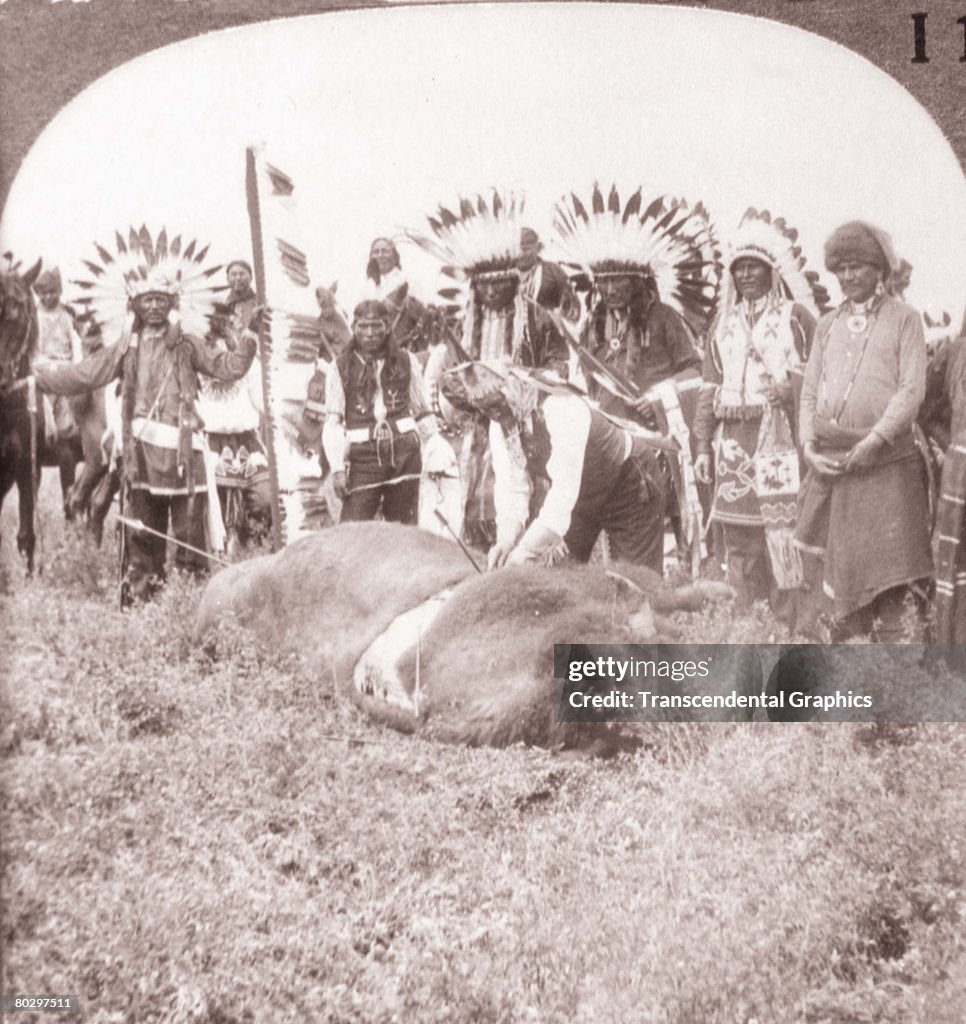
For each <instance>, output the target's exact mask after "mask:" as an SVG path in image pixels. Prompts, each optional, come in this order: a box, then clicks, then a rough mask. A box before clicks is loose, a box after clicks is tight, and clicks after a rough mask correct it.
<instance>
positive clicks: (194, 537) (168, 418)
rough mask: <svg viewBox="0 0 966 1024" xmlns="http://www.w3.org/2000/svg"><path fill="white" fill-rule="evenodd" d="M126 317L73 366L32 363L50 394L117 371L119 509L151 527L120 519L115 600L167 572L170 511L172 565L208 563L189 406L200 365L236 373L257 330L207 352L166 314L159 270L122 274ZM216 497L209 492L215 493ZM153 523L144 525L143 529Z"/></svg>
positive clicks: (76, 390) (152, 586)
mask: <svg viewBox="0 0 966 1024" xmlns="http://www.w3.org/2000/svg"><path fill="white" fill-rule="evenodd" d="M126 284H127V289H128V295H129V296H130V307H131V310H132V316H131V318H130V320H129V322H128V324H127V326H126V328H125V330H124V332H123V334H122V336H121V337H120V338H119V340H118V341H117V343H116V344H113V345H108V346H107V347H106V348H103V349H101V350H100V351H99V352H96V353H94V354H93V355H91V356H88V357H87V359H85V360H84V361H83V362H80V363H78V364H76V365H74V366H66V365H64V364H60V365H50V366H42V367H37V371H36V375H37V384H38V387H40V388H41V389H42V390H44V391H47V392H49V393H51V394H60V395H76V394H81V393H83V392H85V391H92V390H94V389H95V388H99V387H103V386H104V385H105V384H107V383H108V382H109V381H112V380H115V379H117V378H120V380H121V417H122V425H121V429H122V437H123V442H122V451H123V460H124V478H125V484H126V486H127V499H126V503H125V512H126V513H127V514H128V515H129V516H130V518H132V519H134V520H140V522H141V523H143V524H144V525H145V526H146V527H147V528H148V529H146V530H141V529H134V528H130V527H125V531H126V550H127V558H128V562H127V565H126V566H125V567H124V569H125V574H124V575H125V585H124V588H123V591H122V601H123V602H124V603H125V604H130V603H131V602H132V601H133V600H136V599H144V598H148V597H150V596H151V595H152V594H153V593H154V592H155V590H156V589H157V587H158V586H159V585H160V583H161V582H162V581H163V580H164V576H165V553H166V551H165V548H166V544H165V534H166V533H167V530H168V525H169V520H170V526H171V532H172V535H173V537H174V539H175V541H177V542H180V544H185V545H188V546H189V547H190V548H194V549H196V550H195V551H190V550H188V549H187V548H185V547H182V546H180V544H179V545H178V546H177V553H176V555H175V565H176V566H177V567H179V568H183V569H187V570H189V571H192V572H198V571H200V570H202V569H203V568H204V567H205V564H204V560H203V553H204V547H205V532H204V521H203V518H202V501H203V499H204V498H205V497H206V496H207V491H208V485H209V483H210V481H209V479H208V477H207V475H206V469H205V460H204V455H203V453H204V451H205V448H206V446H205V441H204V437H203V435H202V434H201V432H200V430H199V428H200V426H201V423H200V420H199V419H198V417H197V413H196V411H195V399H196V397H197V395H198V374H199V373H202V374H206V375H207V376H209V377H214V378H217V379H218V380H222V381H235V380H238V379H239V378H241V377H243V376H244V375H245V373H246V372H247V371H248V368H249V367H250V366H251V363H252V359H253V358H254V355H255V348H256V339H255V336H254V335H253V334H252V333H251V332H249V331H246V332H244V333H243V334H242V335H241V337H240V338H239V339H238V343H237V346H236V348H235V350H234V351H218V352H216V351H214V350H213V349H212V348H211V347H210V346H209V345H208V344H207V343H206V342H205V341H204V340H203V339H202V338H200V337H198V336H196V335H194V334H189V333H187V332H186V331H184V330H183V329H182V327H181V325H180V324H179V323H177V322H176V321H174V320H172V319H171V314H172V312H173V310H174V309H175V303H176V301H177V299H178V297H179V288H178V286H177V284H176V283H175V282H174V281H172V280H170V279H169V278H167V277H166V276H165V275H164V274H163V272H161V271H160V270H158V269H156V268H155V269H147V268H145V273H144V276H143V277H142V276H139V275H134V276H133V277H130V278H128V279H127V281H126ZM212 497H213V496H212ZM149 531H150V532H149Z"/></svg>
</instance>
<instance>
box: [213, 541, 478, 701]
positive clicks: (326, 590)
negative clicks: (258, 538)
mask: <svg viewBox="0 0 966 1024" xmlns="http://www.w3.org/2000/svg"><path fill="white" fill-rule="evenodd" d="M473 571H474V570H473V567H472V566H471V565H470V564H469V562H468V561H467V560H466V557H465V556H464V555H463V553H462V552H461V551H460V550H459V548H458V547H456V545H455V544H452V543H449V542H447V541H445V540H443V539H442V538H440V537H436V536H433V535H432V534H429V533H426V532H425V531H421V530H416V529H415V528H412V527H409V528H407V527H402V526H397V525H394V524H390V523H347V524H346V525H344V526H339V527H334V528H332V529H329V530H324V531H321V532H319V533H313V534H310V535H309V536H307V537H302V538H301V539H300V540H297V541H296V542H295V543H294V544H290V545H289V546H288V547H286V548H283V549H282V551H280V552H278V554H275V555H263V556H262V557H260V558H253V559H250V560H249V561H246V562H239V563H237V564H236V565H233V566H230V567H229V568H227V569H223V570H222V571H221V572H219V573H218V574H217V575H215V576H214V577H212V579H211V581H210V582H209V584H208V587H207V588H206V590H205V593H204V596H203V597H202V600H201V606H200V608H199V610H198V626H197V629H196V636H197V638H198V639H199V640H203V639H204V638H205V637H207V635H208V634H209V633H210V632H211V630H213V629H217V627H218V624H219V622H220V621H221V620H222V618H223V617H225V616H226V615H231V616H233V617H234V618H236V619H237V620H238V621H239V622H241V623H242V624H243V625H245V626H248V627H249V628H250V629H252V630H253V631H254V633H255V634H256V635H257V636H258V637H259V638H260V639H261V640H263V641H264V642H265V643H268V644H271V645H272V646H273V647H281V648H282V649H288V650H292V651H295V652H298V653H300V654H301V655H303V656H304V657H305V658H306V660H307V663H308V665H309V666H310V667H311V668H312V669H313V670H315V671H316V672H317V673H318V674H319V677H320V678H326V679H331V678H332V675H333V673H334V674H335V677H336V679H338V680H339V682H340V683H346V684H348V683H350V682H351V679H352V670H353V668H354V666H355V663H356V662H357V661H358V660H359V658H360V657H361V656H362V653H363V651H365V649H366V648H367V647H368V646H369V644H371V643H372V642H373V640H375V639H376V637H377V636H378V635H379V634H380V633H382V631H383V630H385V629H386V628H387V627H388V626H389V624H390V623H391V622H392V621H393V619H395V618H396V616H397V615H400V614H401V613H402V612H404V611H406V610H407V609H409V608H413V607H415V606H416V605H418V604H421V603H422V602H423V601H425V600H427V599H429V598H430V597H432V596H433V595H434V594H437V593H439V592H440V591H441V590H444V589H445V588H446V587H448V586H451V585H452V584H454V583H456V582H458V581H459V580H461V579H464V578H465V577H466V576H468V575H470V574H472V573H473Z"/></svg>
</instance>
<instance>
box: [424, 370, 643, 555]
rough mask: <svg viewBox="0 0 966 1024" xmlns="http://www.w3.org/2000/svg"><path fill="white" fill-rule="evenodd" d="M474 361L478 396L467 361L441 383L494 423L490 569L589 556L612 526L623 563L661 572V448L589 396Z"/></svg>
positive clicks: (457, 400) (457, 399) (614, 548)
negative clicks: (468, 380) (540, 493)
mask: <svg viewBox="0 0 966 1024" xmlns="http://www.w3.org/2000/svg"><path fill="white" fill-rule="evenodd" d="M473 365H474V373H475V377H476V382H477V383H475V384H474V385H471V390H472V389H473V388H475V393H474V394H473V395H472V397H470V396H468V394H467V391H466V389H465V388H463V387H462V386H461V382H460V378H461V377H463V378H464V379H465V375H466V370H465V368H462V367H460V368H457V369H455V370H451V371H449V372H448V373H447V374H444V377H443V380H442V381H441V388H442V389H443V390H444V392H446V393H447V397H448V398H450V400H451V401H453V403H454V404H457V405H459V404H461V403H462V404H466V403H468V404H470V405H473V406H474V407H475V408H476V409H477V410H478V411H480V412H483V413H485V414H486V415H487V416H488V417H490V420H491V429H490V441H491V445H492V446H493V470H494V475H495V477H496V488H495V495H496V502H495V503H496V516H497V540H496V544H495V545H494V546H493V547H492V548H491V549H490V552H489V555H488V558H487V564H488V566H489V568H491V569H495V568H499V567H500V566H502V565H523V564H526V563H530V562H534V563H541V564H546V563H549V562H553V561H555V560H556V559H557V558H558V557H560V556H562V555H569V556H570V557H571V558H573V559H575V560H576V561H579V562H587V561H589V559H590V556H591V552H592V551H593V549H594V545H595V544H596V543H597V538H598V537H599V536H600V533H601V531H602V530H603V531H605V532H606V534H607V538H608V541H609V543H610V553H611V556H612V557H613V558H614V559H615V560H616V561H626V562H633V563H636V564H638V565H646V566H648V567H649V568H651V569H654V570H655V571H656V572H658V573H660V572H661V570H662V563H663V499H662V490H661V486H660V483H659V476H658V474H659V472H660V470H659V466H658V462H657V458H656V455H655V453H654V452H653V451H652V450H651V449H650V448H648V446H647V445H646V444H645V443H644V442H643V441H642V440H640V439H639V438H636V437H634V436H632V435H631V434H630V433H629V432H628V431H627V430H625V429H623V428H622V427H620V426H619V425H618V424H617V423H615V422H614V421H613V420H611V419H610V418H608V417H607V416H605V415H604V414H603V413H601V412H600V411H599V410H597V409H596V408H594V407H593V406H592V405H590V404H588V402H587V401H586V400H585V399H583V398H582V397H580V396H579V395H576V394H573V393H570V392H568V391H566V390H563V389H561V390H559V391H557V390H556V389H555V388H554V387H553V385H552V384H548V385H546V388H547V390H545V389H544V386H539V387H538V386H536V385H535V384H534V383H532V381H531V379H529V377H528V374H527V372H526V371H525V370H521V369H510V370H509V371H508V372H507V375H506V376H503V375H502V374H500V373H498V372H496V371H493V370H491V369H488V368H485V367H480V366H479V364H473ZM501 378H502V379H501ZM481 381H485V382H486V383H484V384H480V383H479V382H481ZM454 389H455V390H454ZM541 482H543V483H544V484H546V483H549V487H545V497H544V498H543V500H542V502H540V503H539V509H538V510H537V512H536V515H535V517H534V518H533V520H532V522H530V523H529V525H527V524H528V520H529V519H530V513H531V512H532V509H531V507H530V496H531V495H532V494H533V493H534V492H536V491H537V490H538V487H539V484H540V483H541Z"/></svg>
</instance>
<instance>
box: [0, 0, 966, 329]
mask: <svg viewBox="0 0 966 1024" xmlns="http://www.w3.org/2000/svg"><path fill="white" fill-rule="evenodd" d="M259 142H264V143H266V144H267V146H268V154H269V158H270V159H271V160H272V162H274V163H276V164H277V165H278V166H280V167H281V168H282V169H283V170H285V171H287V172H288V173H289V174H290V175H292V176H293V177H294V179H295V181H296V184H297V186H298V195H299V201H300V210H301V211H302V215H303V224H304V228H305V234H306V236H307V237H308V239H309V240H310V241H309V249H310V253H309V255H310V263H311V270H312V275H313V279H314V280H315V281H318V282H320V283H329V282H331V281H332V280H334V279H338V280H339V281H340V293H339V294H340V298H341V299H342V302H343V304H344V305H346V306H347V307H351V305H352V303H353V301H354V300H355V298H356V296H357V295H358V294H359V292H360V291H361V288H362V286H363V283H364V268H365V263H366V258H367V253H368V246H369V242H370V240H371V239H372V238H373V237H374V236H376V235H380V234H390V235H394V234H397V233H398V232H399V230H400V229H401V228H402V227H404V226H409V227H423V226H424V224H425V221H424V217H425V214H426V213H429V212H431V211H432V210H433V209H434V207H435V205H436V203H437V202H440V201H442V202H448V203H452V202H454V201H455V198H456V196H457V194H459V193H460V192H461V191H464V192H466V191H471V192H473V193H475V192H477V191H479V190H481V189H486V188H487V187H488V186H491V185H497V186H501V187H509V186H516V187H522V188H525V190H526V192H527V196H528V200H527V214H528V216H527V219H528V220H529V222H530V223H532V224H533V226H534V227H536V228H537V229H538V230H539V231H540V232H541V234H542V235H543V236H544V238H545V240H546V241H547V242H548V252H549V254H550V255H552V254H553V249H552V238H551V232H550V215H551V208H552V205H553V202H554V201H555V200H556V199H557V198H558V197H559V196H560V195H561V194H562V193H563V192H565V191H568V190H570V189H574V190H575V191H577V192H578V194H579V195H581V196H586V195H587V194H588V193H589V190H590V187H591V185H592V183H593V181H594V180H595V179H599V180H600V181H601V183H602V184H606V185H609V184H610V182H611V181H612V180H616V181H617V182H618V183H619V184H620V185H621V186H622V190H624V189H626V190H628V192H629V190H630V189H632V188H633V187H636V185H638V184H645V185H646V186H650V187H651V188H653V189H655V190H661V191H665V190H666V191H670V192H672V193H674V194H677V195H681V196H684V197H686V198H688V199H690V200H691V201H695V200H697V199H701V200H703V201H704V202H705V204H706V205H707V206H708V207H709V209H710V210H711V212H712V216H713V217H714V219H715V221H716V223H717V226H718V230H719V235H721V236H722V238H726V237H727V234H728V232H729V230H731V229H733V227H734V226H735V225H736V224H737V221H738V219H739V218H740V216H741V214H742V213H743V211H744V210H745V209H746V207H748V206H749V205H755V206H758V207H759V208H761V207H767V208H769V209H771V211H772V212H773V213H774V214H775V215H776V216H777V215H781V216H784V217H785V218H786V219H787V220H788V221H789V222H790V223H792V224H794V225H796V226H797V227H798V228H799V230H800V232H801V236H802V241H803V243H804V246H805V252H806V254H807V255H808V256H809V259H810V264H811V265H812V266H813V267H814V268H815V269H822V265H821V252H822V243H823V242H824V240H825V237H826V236H827V235H828V233H829V232H830V231H831V230H832V229H833V228H834V227H835V226H836V225H837V224H839V223H840V222H842V221H844V220H847V219H852V218H855V217H860V218H866V219H869V220H872V221H874V222H875V223H876V224H878V225H880V226H882V227H884V228H885V229H886V230H888V231H890V232H891V233H892V234H893V236H894V239H895V242H896V247H897V249H898V251H899V253H900V255H904V256H906V257H907V258H908V259H909V260H910V261H911V262H912V263H913V265H914V267H915V271H914V276H913V285H912V288H911V289H910V292H909V296H908V297H909V298H910V300H911V301H913V302H915V303H916V304H917V305H919V306H920V307H932V308H934V309H937V310H943V309H944V310H947V311H949V313H950V314H951V315H952V316H953V318H954V322H955V323H957V324H958V323H959V321H960V319H961V317H962V310H963V302H964V299H966V288H964V285H966V281H964V272H963V268H966V182H964V178H963V174H962V171H961V169H960V167H959V164H958V162H957V160H956V158H955V155H954V154H953V152H952V150H951V148H950V147H949V145H948V143H947V142H946V141H945V138H944V137H943V135H942V133H941V132H940V130H939V129H938V127H937V126H936V125H935V123H934V122H933V121H932V119H931V118H930V116H929V115H928V113H927V112H926V111H925V110H924V109H923V108H922V107H921V106H919V104H918V103H917V102H916V101H915V100H914V99H913V98H912V97H911V96H910V95H909V94H908V93H906V92H905V90H904V89H903V88H902V87H901V86H900V85H898V84H897V83H896V82H895V81H893V80H892V79H891V78H889V77H888V76H887V75H886V74H885V73H883V72H881V71H879V70H878V69H877V68H875V67H874V66H873V65H871V64H869V63H868V62H866V61H865V60H864V59H862V58H860V57H858V56H857V55H855V54H853V53H851V52H850V51H848V50H846V49H844V48H843V47H840V46H838V45H837V44H834V43H830V42H828V41H827V40H824V39H821V38H820V37H818V36H813V35H811V34H809V33H804V32H801V31H798V30H796V29H792V28H788V27H786V26H782V25H778V24H776V23H773V22H768V21H764V20H760V19H754V18H748V17H743V16H741V15H732V14H726V13H721V12H711V11H699V10H689V9H680V8H677V9H671V8H664V7H661V8H658V7H646V6H614V7H611V6H608V5H605V4H593V5H582V4H550V3H543V4H530V5H526V4H521V5H518V6H517V5H514V6H507V5H500V6H498V7H488V6H466V7H456V6H454V7H445V6H440V7H419V8H410V9H399V8H394V9H381V10H369V11H355V12H339V13H329V14H325V15H319V16H311V17H307V18H299V19H290V20H286V21H281V22H273V23H269V24H263V25H259V26H252V27H245V28H236V29H230V30H227V31H224V32H220V33H214V34H211V35H208V36H204V37H201V38H199V39H195V40H191V41H188V42H184V43H178V44H175V45H173V46H170V47H167V48H165V49H163V50H160V51H157V52H155V53H153V54H150V55H148V56H146V57H142V58H139V59H138V60H136V61H133V62H131V63H130V64H127V65H125V66H124V67H122V68H119V69H117V70H116V71H114V72H112V73H110V74H109V75H107V76H105V77H104V78H103V79H101V80H100V81H98V82H97V83H95V84H94V85H93V86H91V87H90V88H89V89H88V90H86V91H85V92H84V93H83V94H81V96H79V97H78V98H77V99H76V100H75V101H73V102H72V103H71V104H69V105H68V106H67V107H66V108H65V109H64V110H63V111H62V112H61V113H60V114H59V116H58V117H57V118H56V119H55V120H54V121H53V122H52V123H51V124H50V125H49V126H48V128H47V130H46V131H45V132H44V134H43V135H42V136H41V138H40V139H39V140H38V142H37V144H36V145H35V146H34V148H33V149H32V150H31V152H30V154H29V155H28V157H27V159H26V161H25V163H24V165H23V167H22V168H21V171H20V173H19V175H18V177H17V179H16V181H15V183H14V186H13V189H12V191H11V194H10V198H9V201H8V204H7V208H6V213H5V216H4V220H3V224H2V231H0V234H2V239H0V240H2V244H3V247H4V248H10V249H13V250H14V251H15V252H16V254H17V255H18V256H20V257H21V258H23V259H24V261H25V262H27V261H28V260H32V259H33V258H35V257H36V256H37V255H43V256H44V258H45V259H46V260H47V261H48V263H59V264H60V265H61V267H62V268H63V270H64V271H65V276H66V277H68V278H69V277H70V276H73V275H76V274H77V273H78V272H79V271H82V268H81V267H80V266H79V262H78V261H79V260H80V258H81V257H84V256H92V255H93V249H92V242H93V241H94V239H97V240H99V241H101V242H105V243H107V242H110V241H111V240H112V239H113V233H114V229H115V228H122V229H126V227H127V226H128V225H129V224H132V223H133V224H135V225H140V224H141V223H142V222H144V223H147V225H148V226H149V227H150V228H151V229H152V232H156V231H157V230H158V229H159V228H160V227H161V226H162V225H166V226H167V227H168V230H169V233H171V232H172V231H175V232H177V231H181V232H184V233H186V234H188V235H189V236H198V237H200V238H201V239H203V240H204V241H210V242H211V243H212V250H211V255H212V257H213V258H214V260H215V261H217V262H223V261H227V260H228V259H230V258H232V257H234V256H236V255H243V256H248V255H249V253H250V241H249V228H248V221H247V214H246V207H245V193H244V148H245V146H246V145H248V144H251V143H259ZM402 256H403V265H404V269H405V270H406V271H407V273H408V274H409V275H410V277H411V278H412V279H413V282H414V287H415V290H416V292H417V294H420V297H422V298H424V299H431V298H432V292H433V289H434V287H435V284H436V278H435V273H434V269H435V268H434V266H433V265H432V263H431V261H429V260H428V258H426V257H423V255H422V254H421V253H418V252H415V251H414V250H413V249H412V248H411V247H408V248H404V249H402ZM825 276H826V278H827V280H826V284H827V285H828V286H829V289H830V291H831V293H832V295H833V297H837V296H838V294H839V293H838V290H837V287H836V286H835V282H834V280H833V279H832V278H831V276H830V275H825ZM68 294H69V289H68Z"/></svg>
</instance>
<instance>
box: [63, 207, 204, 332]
mask: <svg viewBox="0 0 966 1024" xmlns="http://www.w3.org/2000/svg"><path fill="white" fill-rule="evenodd" d="M114 241H115V248H116V250H117V251H116V252H115V253H111V252H110V251H109V250H108V249H106V248H105V247H104V246H102V245H99V244H98V243H97V242H95V243H94V248H95V250H96V252H97V257H98V259H97V260H96V261H95V260H86V259H85V260H84V261H83V263H84V266H85V267H87V269H88V270H89V271H90V272H91V274H92V277H91V278H90V279H88V280H74V281H72V282H71V284H73V285H75V286H76V287H78V288H80V289H81V291H82V295H81V296H80V298H78V299H76V300H75V302H76V305H77V306H79V307H80V308H81V314H80V316H79V319H81V320H88V321H91V322H92V323H94V324H97V325H98V326H100V328H101V330H102V331H103V333H104V337H105V341H107V342H108V343H111V342H112V341H113V340H114V339H115V338H116V337H118V336H119V335H120V334H121V331H122V330H123V328H124V323H125V320H126V318H127V314H128V310H129V309H130V304H131V302H132V301H133V300H134V299H136V298H137V297H138V296H140V295H146V294H148V293H150V292H162V293H164V294H166V295H170V296H171V297H172V298H173V300H174V305H175V308H176V310H177V312H178V316H179V317H180V320H181V323H182V325H183V327H184V329H185V330H186V331H187V332H189V333H193V334H199V335H205V334H206V333H207V332H208V327H209V320H210V317H211V315H212V314H213V313H214V312H215V308H216V305H217V301H218V300H217V293H218V292H220V291H223V290H224V286H223V285H222V286H218V285H213V284H212V283H211V279H212V277H213V276H214V275H215V274H217V273H218V271H219V270H220V269H221V267H220V266H214V267H207V268H206V267H205V266H204V262H205V257H206V256H207V255H208V246H207V245H206V246H203V247H200V246H199V245H198V243H197V241H194V240H192V241H191V242H188V243H187V244H186V245H183V244H182V239H181V235H177V236H176V237H175V238H173V239H172V240H171V241H170V242H169V241H168V233H167V231H166V230H165V229H164V228H162V229H161V231H160V232H159V233H158V236H157V238H156V239H153V238H152V237H151V233H150V232H149V231H148V229H147V228H146V227H145V226H144V225H142V226H141V228H140V230H136V229H135V228H133V227H132V228H131V229H130V230H129V232H128V237H127V240H126V241H125V239H124V237H123V235H122V234H121V233H120V232H119V231H116V232H115V233H114Z"/></svg>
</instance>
